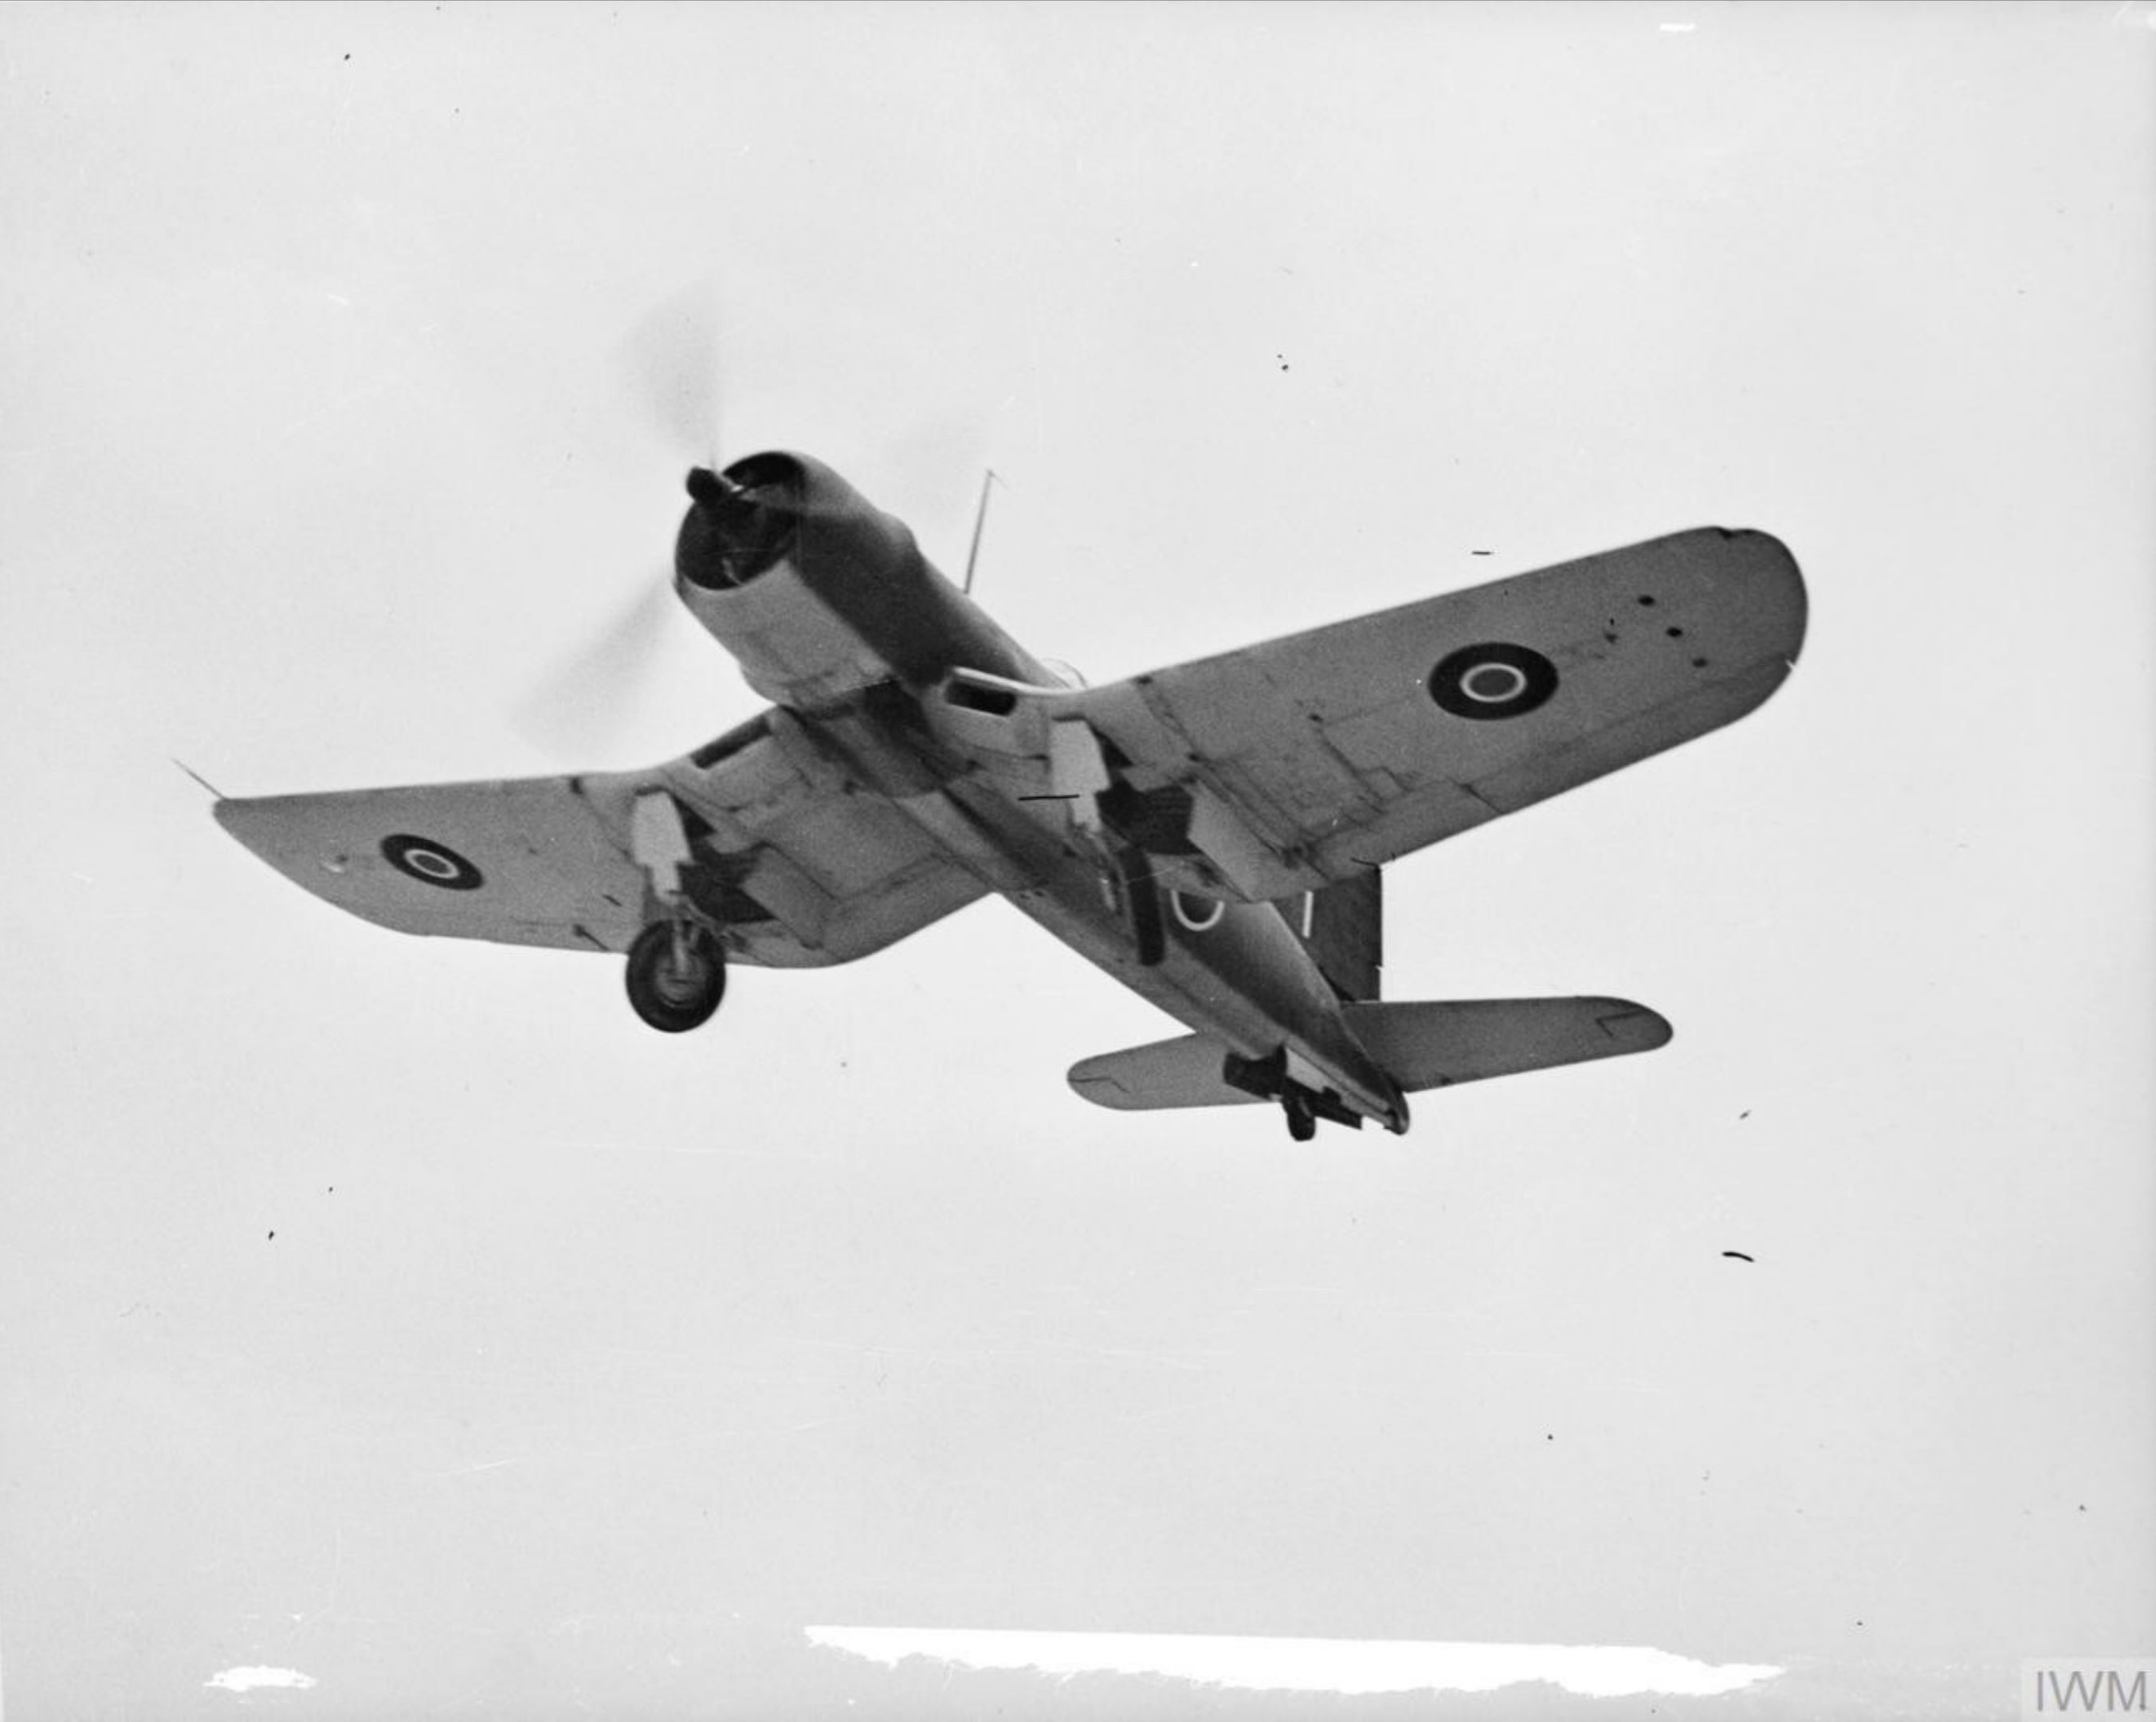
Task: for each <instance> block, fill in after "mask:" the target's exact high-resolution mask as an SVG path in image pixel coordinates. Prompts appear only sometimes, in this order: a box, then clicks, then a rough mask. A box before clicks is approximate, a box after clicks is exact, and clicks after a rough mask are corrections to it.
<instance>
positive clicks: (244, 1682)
mask: <svg viewBox="0 0 2156 1722" xmlns="http://www.w3.org/2000/svg"><path fill="white" fill-rule="evenodd" d="M314 1683H315V1680H314V1676H313V1675H311V1674H302V1673H300V1671H299V1670H298V1669H297V1668H227V1669H225V1670H224V1672H223V1673H220V1674H213V1675H211V1676H210V1677H209V1678H208V1679H207V1680H205V1681H203V1685H205V1686H213V1687H216V1688H217V1689H218V1690H220V1691H223V1692H252V1691H254V1689H255V1688H257V1687H258V1686H284V1687H289V1688H290V1689H292V1690H293V1691H295V1692H305V1690H306V1689H308V1688H309V1687H310V1686H312V1685H313V1684H314Z"/></svg>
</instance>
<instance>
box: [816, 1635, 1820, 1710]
mask: <svg viewBox="0 0 2156 1722" xmlns="http://www.w3.org/2000/svg"><path fill="white" fill-rule="evenodd" d="M803 1631H805V1632H807V1633H808V1642H810V1643H811V1644H816V1645H821V1646H823V1647H825V1648H826V1649H830V1650H844V1651H850V1652H851V1653H853V1654H854V1655H855V1656H858V1657H865V1658H867V1659H868V1660H869V1661H870V1662H877V1663H885V1664H886V1665H888V1666H891V1667H894V1668H895V1667H896V1666H897V1664H898V1663H899V1661H900V1659H901V1658H905V1657H909V1656H920V1657H928V1658H932V1659H934V1660H935V1661H937V1662H942V1663H955V1664H957V1666H959V1667H961V1668H1015V1669H1024V1668H1030V1669H1033V1670H1034V1671H1035V1672H1037V1673H1042V1674H1052V1675H1057V1676H1067V1675H1071V1674H1156V1675H1160V1674H1164V1675H1167V1676H1168V1677H1169V1678H1173V1679H1178V1680H1189V1681H1193V1682H1196V1683H1201V1684H1204V1685H1209V1686H1235V1687H1242V1688H1245V1689H1249V1690H1251V1691H1255V1692H1337V1693H1348V1694H1357V1693H1378V1692H1491V1691H1494V1690H1496V1689H1497V1688H1498V1687H1501V1686H1513V1685H1517V1684H1519V1683H1522V1682H1525V1681H1531V1680H1544V1681H1548V1683H1550V1684H1551V1685H1553V1686H1559V1687H1562V1688H1563V1689H1564V1690H1566V1691H1567V1692H1573V1693H1578V1694H1580V1695H1581V1696H1582V1697H1586V1698H1626V1697H1630V1696H1633V1695H1635V1694H1642V1693H1664V1694H1669V1695H1670V1696H1671V1697H1683V1698H1712V1697H1715V1696H1717V1695H1718V1694H1722V1693H1726V1692H1741V1691H1743V1689H1745V1688H1746V1687H1748V1686H1753V1685H1756V1684H1757V1683H1759V1682H1761V1681H1763V1680H1771V1679H1773V1678H1774V1677H1775V1676H1776V1675H1778V1674H1779V1673H1781V1672H1782V1671H1781V1670H1780V1669H1779V1668H1770V1667H1768V1666H1766V1665H1765V1664H1763V1663H1721V1664H1716V1663H1701V1662H1694V1661H1692V1660H1691V1658H1688V1657H1681V1656H1674V1655H1672V1654H1671V1653H1669V1652H1668V1651H1666V1650H1653V1649H1650V1648H1648V1647H1645V1646H1643V1645H1627V1644H1618V1645H1591V1644H1447V1643H1418V1642H1413V1641H1400V1640H1395V1639H1383V1638H1371V1639H1358V1638H1233V1637H1204V1636H1196V1635H1185V1634H1180V1633H1156V1632H969V1631H960V1630H949V1629H942V1628H936V1627H805V1628H803Z"/></svg>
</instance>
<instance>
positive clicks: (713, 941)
mask: <svg viewBox="0 0 2156 1722" xmlns="http://www.w3.org/2000/svg"><path fill="white" fill-rule="evenodd" d="M629 852H630V853H631V854H632V855H633V856H634V857H635V859H636V864H637V865H638V866H640V867H642V868H643V869H644V872H645V873H646V874H647V875H648V876H649V878H650V881H651V900H652V902H653V903H654V905H655V906H656V908H657V913H656V915H655V916H654V918H653V919H652V920H651V921H649V923H646V924H645V926H644V931H643V932H641V933H638V934H637V935H636V943H634V944H633V945H631V946H630V947H629V972H628V974H626V975H625V976H624V979H625V980H626V981H627V983H628V985H629V1003H630V1004H631V1005H634V1006H635V1007H636V1014H637V1015H639V1016H640V1017H642V1018H643V1019H644V1020H645V1021H646V1022H648V1023H649V1024H650V1025H652V1027H654V1028H655V1029H657V1030H659V1031H660V1032H661V1033H662V1034H669V1035H678V1034H681V1033H683V1032H685V1031H687V1030H689V1029H692V1028H696V1027H698V1026H700V1025H702V1024H704V1023H706V1022H708V1021H709V1020H711V1013H712V1012H713V1011H714V1010H717V1009H718V1008H719V1000H721V999H722V998H724V997H725V996H726V948H725V947H724V946H722V945H721V943H719V937H718V934H717V933H715V932H713V931H712V930H711V928H709V927H708V926H706V924H705V923H703V921H702V920H701V919H700V918H698V917H697V916H696V912H694V911H693V910H692V909H691V908H690V906H689V904H688V902H687V901H686V899H685V897H683V895H682V891H681V864H682V863H683V862H684V861H687V860H688V859H689V857H690V846H689V833H688V830H687V828H686V827H685V825H683V823H682V819H681V808H680V804H679V803H678V802H676V801H675V799H674V798H673V796H672V795H670V794H668V793H667V792H666V791H665V790H664V789H653V790H650V791H649V792H647V793H646V794H642V795H639V796H638V797H637V798H636V804H635V806H634V809H632V810H631V814H630V819H629ZM646 912H647V913H649V912H650V910H649V909H647V910H646Z"/></svg>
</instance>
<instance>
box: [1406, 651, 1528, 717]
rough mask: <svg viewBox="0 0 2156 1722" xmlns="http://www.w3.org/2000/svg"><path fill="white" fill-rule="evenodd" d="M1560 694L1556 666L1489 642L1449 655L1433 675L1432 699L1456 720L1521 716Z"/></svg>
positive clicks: (1434, 668)
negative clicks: (1456, 718) (1557, 692)
mask: <svg viewBox="0 0 2156 1722" xmlns="http://www.w3.org/2000/svg"><path fill="white" fill-rule="evenodd" d="M1556 691H1557V666H1556V665H1554V664H1553V663H1552V662H1550V661H1549V660H1548V658H1546V657H1544V656H1543V655H1542V654H1541V653H1540V652H1538V651H1536V650H1533V649H1532V647H1529V646H1524V645H1513V644H1512V642H1511V641H1509V640H1485V641H1484V642H1483V643H1482V644H1481V645H1463V646H1461V647H1460V650H1458V651H1454V652H1447V653H1446V654H1445V655H1444V656H1443V657H1441V658H1440V659H1439V660H1438V661H1437V662H1436V664H1435V666H1433V667H1432V669H1431V670H1430V698H1431V699H1433V700H1435V701H1436V702H1437V704H1438V707H1439V709H1440V710H1441V711H1445V712H1450V713H1451V714H1452V715H1453V716H1454V717H1472V718H1475V719H1476V720H1478V721H1480V720H1484V719H1488V718H1493V717H1523V716H1525V715H1526V714H1527V712H1532V711H1533V710H1534V709H1535V707H1537V706H1539V705H1541V704H1542V703H1543V702H1544V701H1545V700H1547V699H1548V698H1549V697H1550V696H1551V695H1552V694H1553V693H1555V692H1556Z"/></svg>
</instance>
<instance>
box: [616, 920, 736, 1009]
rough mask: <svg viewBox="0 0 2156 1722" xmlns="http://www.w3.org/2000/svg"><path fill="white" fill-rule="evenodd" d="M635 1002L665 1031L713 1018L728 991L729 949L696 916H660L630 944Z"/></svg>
mask: <svg viewBox="0 0 2156 1722" xmlns="http://www.w3.org/2000/svg"><path fill="white" fill-rule="evenodd" d="M624 979H626V981H627V983H628V986H629V1003H630V1004H631V1005H634V1007H635V1009H636V1014H637V1015H639V1016H640V1017H642V1018H643V1019H644V1020H645V1021H646V1022H648V1023H649V1024H650V1025H651V1026H652V1027H654V1028H655V1029H657V1030H659V1031H660V1033H662V1034H669V1035H679V1034H684V1033H686V1032H687V1031H689V1030H690V1029H692V1028H697V1027H701V1025H703V1024H705V1023H706V1022H708V1021H710V1020H711V1013H712V1012H713V1011H714V1010H717V1009H718V1008H719V1000H721V999H723V998H724V997H725V996H726V952H725V950H724V949H723V948H721V945H720V943H719V942H718V940H717V938H715V937H714V936H713V935H712V933H711V929H710V928H707V927H705V926H702V925H701V924H700V923H696V922H695V921H654V922H653V923H651V924H650V925H649V927H647V928H644V931H643V932H641V933H638V934H637V935H636V943H634V944H633V945H631V946H630V947H629V972H628V974H627V975H626V976H625V977H624Z"/></svg>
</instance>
